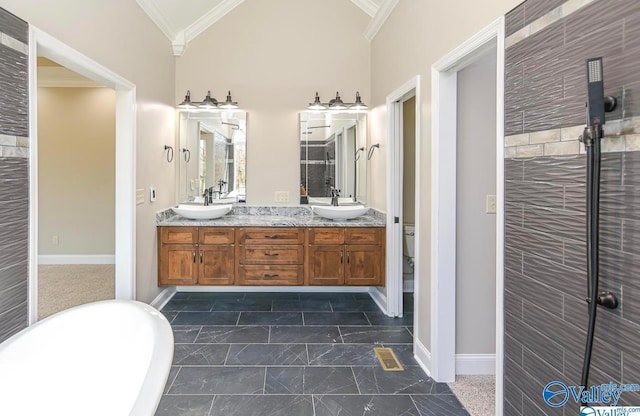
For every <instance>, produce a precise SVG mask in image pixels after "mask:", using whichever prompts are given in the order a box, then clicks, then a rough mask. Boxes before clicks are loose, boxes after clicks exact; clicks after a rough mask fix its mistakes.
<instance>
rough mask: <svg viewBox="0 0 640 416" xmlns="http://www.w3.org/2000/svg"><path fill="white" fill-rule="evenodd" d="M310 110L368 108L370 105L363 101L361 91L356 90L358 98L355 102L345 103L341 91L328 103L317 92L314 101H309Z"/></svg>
mask: <svg viewBox="0 0 640 416" xmlns="http://www.w3.org/2000/svg"><path fill="white" fill-rule="evenodd" d="M307 108H308V109H309V110H315V111H319V110H366V109H367V108H368V107H367V105H366V104H365V103H363V102H362V98H360V93H359V92H356V100H355V102H353V103H345V102H344V101H342V98H340V93H339V92H336V98H334V99H332V100H330V101H329V102H328V103H323V102H322V101H321V100H320V96H319V95H318V92H316V96H315V98H314V100H313V102H312V103H309V106H308V107H307Z"/></svg>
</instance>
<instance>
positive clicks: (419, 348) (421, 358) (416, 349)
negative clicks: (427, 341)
mask: <svg viewBox="0 0 640 416" xmlns="http://www.w3.org/2000/svg"><path fill="white" fill-rule="evenodd" d="M413 357H414V358H415V359H416V361H417V362H418V365H420V368H422V370H423V371H424V372H425V373H427V375H428V376H429V377H431V351H429V350H428V349H427V347H425V346H424V344H423V343H422V341H420V340H419V339H418V338H415V342H414V343H413Z"/></svg>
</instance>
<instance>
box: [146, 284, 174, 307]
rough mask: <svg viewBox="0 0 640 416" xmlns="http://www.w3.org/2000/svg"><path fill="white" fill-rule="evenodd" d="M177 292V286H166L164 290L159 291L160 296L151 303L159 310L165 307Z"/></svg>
mask: <svg viewBox="0 0 640 416" xmlns="http://www.w3.org/2000/svg"><path fill="white" fill-rule="evenodd" d="M175 294H176V288H175V287H174V286H171V287H165V288H164V289H163V290H162V292H160V293H158V296H156V298H155V299H154V300H152V301H151V303H150V304H149V305H151V306H153V307H154V308H156V309H157V310H160V309H162V308H164V305H166V304H167V303H168V302H169V301H170V300H171V298H173V296H174V295H175Z"/></svg>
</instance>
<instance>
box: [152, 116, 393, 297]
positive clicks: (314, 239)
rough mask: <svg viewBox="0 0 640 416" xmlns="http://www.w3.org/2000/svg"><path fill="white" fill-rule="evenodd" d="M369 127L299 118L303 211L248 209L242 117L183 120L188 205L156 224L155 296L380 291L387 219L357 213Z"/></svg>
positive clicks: (182, 195) (183, 196)
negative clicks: (175, 289) (186, 289)
mask: <svg viewBox="0 0 640 416" xmlns="http://www.w3.org/2000/svg"><path fill="white" fill-rule="evenodd" d="M365 117H366V116H365V115H364V114H325V113H319V114H317V113H307V112H305V113H302V114H301V116H300V129H301V130H300V137H301V142H300V150H301V152H300V154H301V158H300V183H301V185H300V205H298V206H294V207H253V206H246V205H245V204H243V202H244V200H245V198H246V190H245V180H246V168H245V162H244V161H245V154H246V142H247V135H246V114H244V113H242V112H232V113H229V112H226V113H205V114H203V113H195V114H194V113H190V112H182V113H181V118H180V133H181V134H180V146H181V151H180V152H179V153H178V154H179V155H181V156H183V157H181V160H180V164H181V166H180V185H179V195H178V198H179V200H181V201H185V202H184V203H181V204H179V205H178V206H177V207H175V208H170V209H167V210H165V211H162V212H159V213H158V215H157V221H156V223H157V227H158V233H157V235H158V284H159V286H166V285H171V286H194V285H198V286H222V285H224V286H229V285H238V286H382V285H384V280H385V249H386V247H385V220H386V217H385V215H384V214H383V213H380V212H378V211H376V210H373V209H369V208H367V207H365V206H364V204H363V202H364V200H365V194H366V157H362V158H361V157H359V156H362V153H363V152H362V150H358V149H360V148H364V145H365V143H366V119H365ZM312 134H313V135H315V137H313V140H311V135H312ZM190 155H194V156H193V157H188V156H190ZM212 192H213V193H215V197H213V198H209V200H207V203H208V204H209V205H208V206H205V205H204V201H203V200H202V199H201V197H202V196H203V194H207V195H209V196H210V195H212ZM337 193H340V195H341V197H339V198H337V197H336V198H333V200H332V198H331V196H337ZM229 202H232V203H229ZM331 202H334V203H335V202H337V203H338V205H339V206H331V205H330V203H331Z"/></svg>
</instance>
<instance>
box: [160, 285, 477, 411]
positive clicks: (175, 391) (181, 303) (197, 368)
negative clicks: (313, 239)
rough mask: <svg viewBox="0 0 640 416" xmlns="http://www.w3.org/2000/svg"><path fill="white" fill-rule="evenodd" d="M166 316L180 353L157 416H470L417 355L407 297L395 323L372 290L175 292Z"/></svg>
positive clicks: (409, 303)
mask: <svg viewBox="0 0 640 416" xmlns="http://www.w3.org/2000/svg"><path fill="white" fill-rule="evenodd" d="M162 312H163V313H164V314H165V316H166V317H167V319H169V322H171V325H172V327H173V331H174V339H175V353H174V360H173V366H172V368H171V372H170V374H169V378H168V381H167V385H166V387H165V391H164V395H163V396H162V399H161V401H160V404H159V406H158V410H157V412H156V416H218V415H225V416H227V415H233V416H266V415H272V416H314V415H315V416H338V415H340V416H352V415H358V416H395V415H402V416H432V415H438V416H459V415H468V413H467V411H466V410H465V409H464V408H463V407H462V405H461V404H460V402H459V401H458V399H457V398H456V397H455V395H453V393H452V392H451V390H450V389H449V387H448V386H447V385H446V384H444V383H436V382H435V381H433V380H432V379H431V378H430V377H428V376H427V375H426V374H425V373H424V372H423V371H422V369H421V368H420V367H419V366H418V365H417V363H416V361H415V360H414V358H413V347H412V341H413V313H412V312H413V298H412V297H411V296H410V295H405V316H404V317H403V318H396V319H394V318H389V317H387V316H385V315H384V314H383V313H382V312H380V310H379V309H378V307H377V305H376V304H375V302H373V300H372V299H371V298H370V297H369V295H368V294H366V293H200V292H199V293H186V292H179V293H177V294H176V295H175V296H174V298H173V299H172V300H171V301H169V303H167V305H166V306H165V307H164V308H163V310H162ZM378 346H385V347H390V348H392V349H393V350H394V352H395V354H396V356H397V357H398V359H399V360H400V362H401V363H402V364H403V365H404V366H405V371H402V372H386V371H383V370H382V368H381V367H380V364H379V362H378V360H377V359H376V357H375V354H374V352H373V348H374V347H378Z"/></svg>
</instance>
